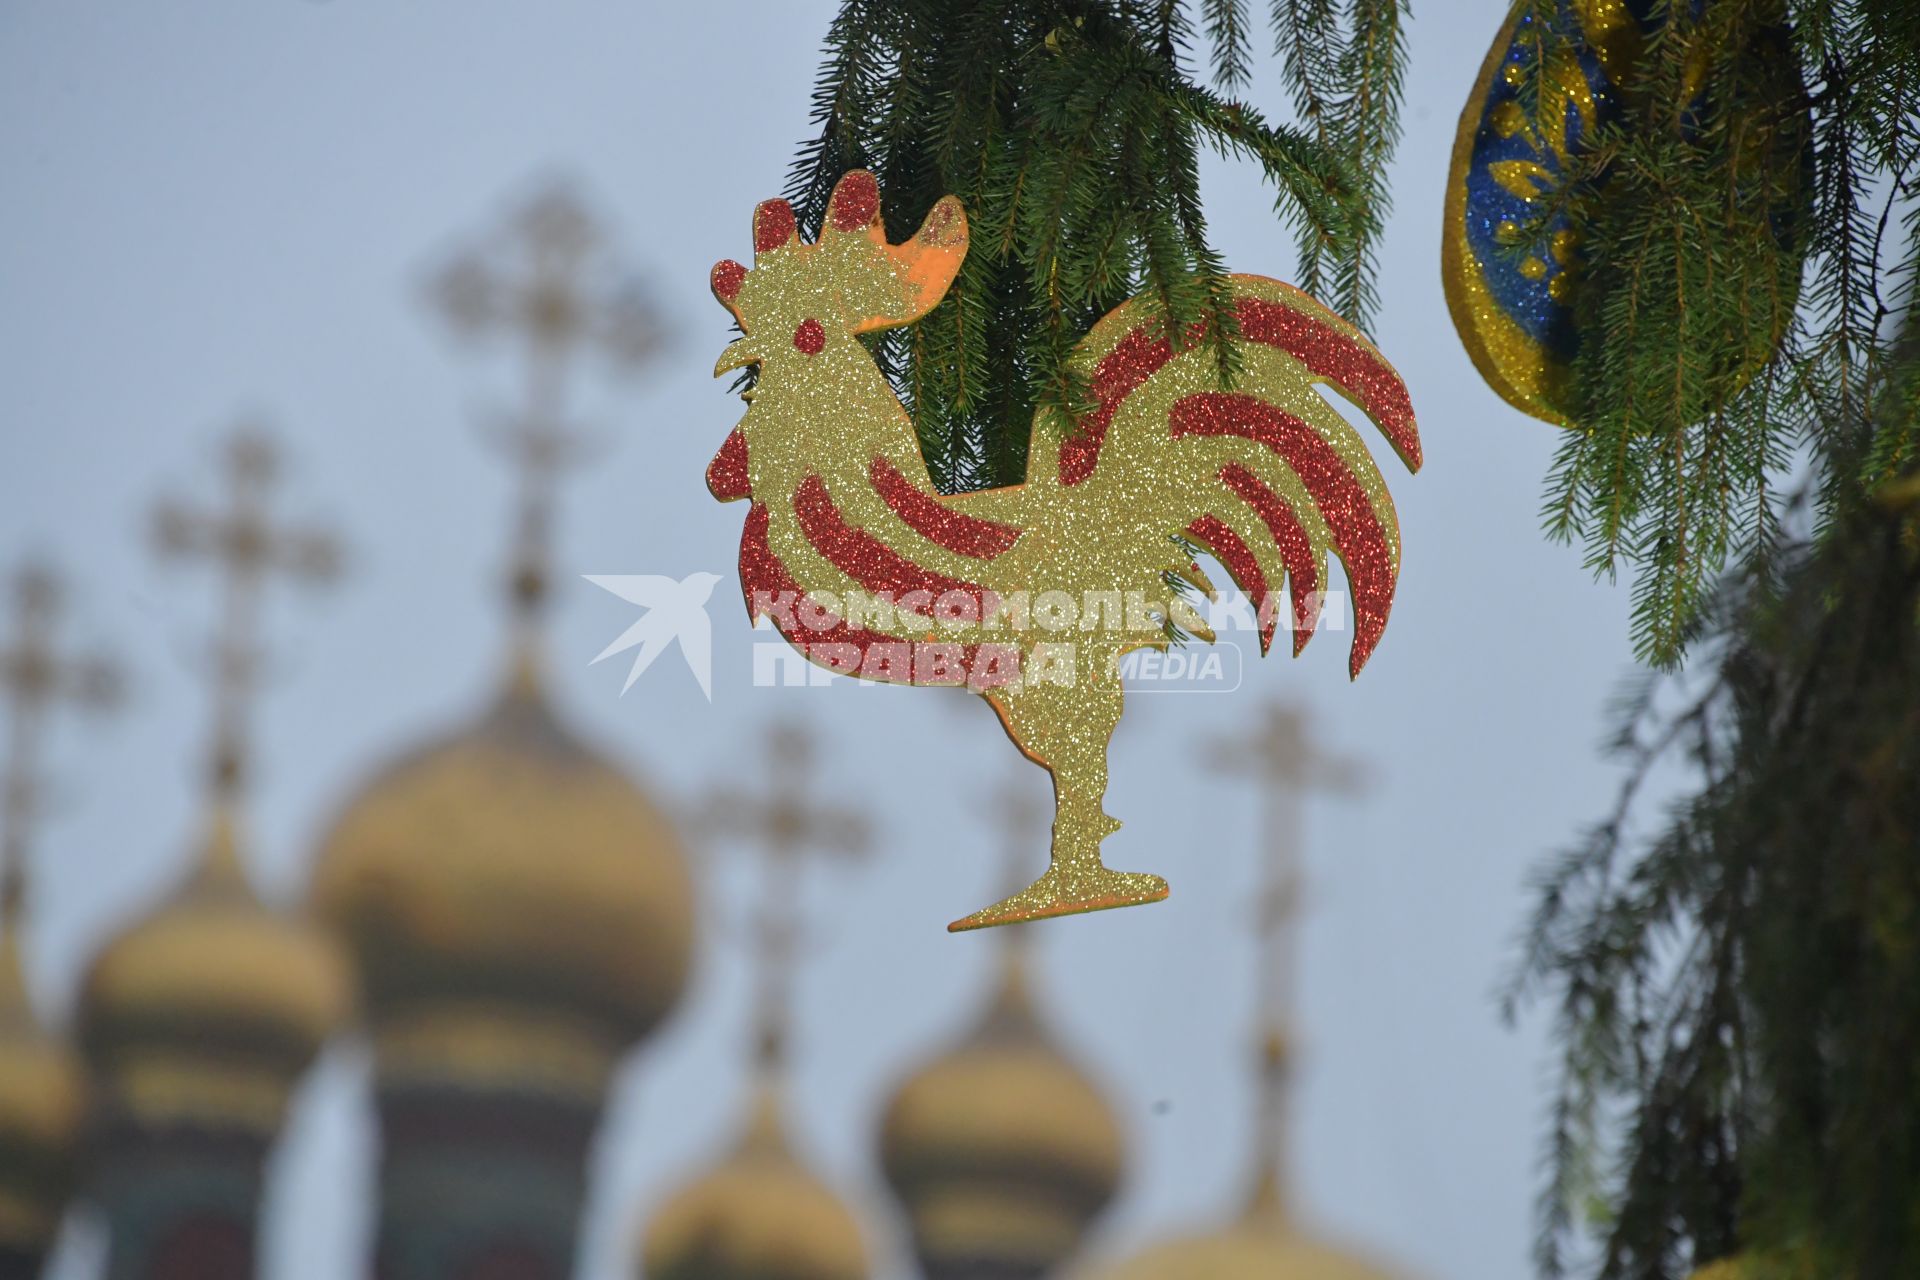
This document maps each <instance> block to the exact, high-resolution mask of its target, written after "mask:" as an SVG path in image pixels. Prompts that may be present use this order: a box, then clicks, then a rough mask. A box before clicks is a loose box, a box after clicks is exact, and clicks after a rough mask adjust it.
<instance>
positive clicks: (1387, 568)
mask: <svg viewBox="0 0 1920 1280" xmlns="http://www.w3.org/2000/svg"><path fill="white" fill-rule="evenodd" d="M1168 420H1169V423H1170V424H1171V428H1172V432H1173V434H1174V436H1176V437H1179V436H1184V435H1202V436H1244V437H1246V438H1247V439H1249V440H1255V441H1258V442H1259V443H1261V444H1263V445H1265V446H1266V447H1267V448H1269V449H1271V450H1272V451H1273V452H1274V453H1276V454H1278V455H1279V456H1280V457H1282V458H1284V459H1286V461H1287V465H1289V466H1291V467H1292V468H1293V470H1294V472H1295V473H1296V474H1297V475H1299V477H1300V479H1301V481H1302V482H1303V483H1304V484H1305V485H1306V486H1307V492H1308V493H1310V494H1311V495H1313V501H1314V505H1315V506H1316V507H1318V508H1319V510H1320V514H1321V516H1322V517H1323V518H1324V519H1325V520H1326V522H1327V527H1328V528H1329V529H1331V530H1332V531H1333V542H1334V546H1335V547H1336V548H1338V550H1339V552H1340V562H1341V564H1343V565H1345V566H1346V570H1347V584H1348V585H1349V586H1350V587H1352V588H1353V624H1354V635H1353V652H1352V654H1351V656H1350V657H1349V659H1348V669H1349V671H1351V673H1352V674H1354V675H1358V674H1360V668H1361V667H1364V666H1365V665H1366V664H1367V659H1368V658H1369V657H1370V656H1372V654H1373V647H1374V646H1375V645H1376V644H1378V643H1379V642H1380V634H1381V632H1383V631H1385V630H1386V626H1387V611H1388V610H1389V609H1391V608H1392V607H1393V578H1394V571H1393V560H1392V556H1391V553H1390V552H1389V550H1388V547H1387V536H1386V531H1385V530H1384V529H1382V528H1381V527H1380V518H1379V516H1378V515H1376V514H1375V513H1374V510H1373V501H1372V499H1370V498H1369V497H1368V496H1367V491H1366V490H1365V489H1363V488H1362V487H1361V486H1360V482H1359V481H1358V480H1356V479H1355V478H1354V476H1353V473H1352V472H1351V471H1349V470H1348V469H1347V464H1346V463H1344V462H1342V461H1341V460H1340V455H1339V454H1337V453H1335V452H1334V450H1333V446H1332V445H1330V444H1328V443H1327V442H1326V441H1325V440H1324V439H1322V438H1321V436H1320V433H1319V432H1317V431H1315V430H1314V429H1313V428H1312V427H1309V426H1308V425H1307V424H1306V423H1304V422H1302V421H1300V419H1298V418H1296V417H1294V416H1293V415H1292V414H1290V413H1285V412H1282V411H1281V410H1279V409H1276V408H1275V407H1274V406H1272V405H1270V404H1268V403H1267V402H1266V401H1264V400H1260V399H1256V398H1255V397H1253V396H1238V395H1222V394H1220V393H1218V392H1212V391H1203V392H1200V393H1199V394H1197V395H1191V396H1187V397H1185V398H1184V399H1182V400H1180V401H1178V402H1176V403H1175V404H1174V406H1173V410H1172V412H1171V413H1170V414H1169V415H1168Z"/></svg>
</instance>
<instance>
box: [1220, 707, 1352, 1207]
mask: <svg viewBox="0 0 1920 1280" xmlns="http://www.w3.org/2000/svg"><path fill="white" fill-rule="evenodd" d="M1203 749H1204V755H1205V760H1206V766H1207V768H1208V769H1209V770H1210V771H1212V772H1215V773H1219V774H1226V775H1234V776H1238V777H1242V778H1245V779H1248V780H1249V781H1251V782H1252V783H1253V784H1254V785H1255V787H1257V788H1258V790H1259V794H1260V800H1261V812H1260V819H1259V833H1260V834H1259V839H1260V842H1261V849H1260V853H1261V857H1262V871H1261V887H1260V893H1259V923H1258V929H1259V935H1260V947H1259V952H1258V964H1259V977H1258V981H1257V983H1256V987H1255V990H1256V992H1257V997H1256V998H1257V1002H1258V1008H1259V1019H1260V1025H1261V1038H1262V1046H1261V1053H1262V1068H1263V1082H1262V1088H1261V1112H1262V1115H1261V1126H1260V1139H1259V1141H1260V1149H1259V1156H1258V1158H1259V1176H1258V1179H1257V1182H1256V1188H1255V1193H1254V1195H1255V1203H1254V1206H1253V1208H1254V1210H1255V1211H1256V1212H1261V1213H1266V1212H1271V1213H1274V1214H1278V1215H1284V1213H1285V1188H1284V1185H1283V1181H1284V1180H1283V1176H1282V1168H1283V1165H1284V1161H1285V1158H1286V1146H1287V1121H1286V1093H1287V1076H1288V1059H1289V1055H1290V1053H1291V1045H1290V1044H1289V1043H1288V1037H1289V1036H1290V1035H1291V1033H1292V1027H1293V1019H1294V985H1295V968H1296V957H1295V950H1296V930H1295V918H1296V913H1297V911H1298V908H1299V899H1300V862H1301V821H1300V810H1301V804H1302V801H1303V800H1304V798H1305V797H1306V795H1307V794H1308V793H1309V792H1318V793H1320V794H1324V795H1337V796H1354V795H1358V794H1360V792H1361V791H1362V790H1363V789H1364V787H1365V781H1366V777H1365V771H1364V769H1363V768H1362V766H1361V764H1360V762H1359V761H1357V760H1354V759H1350V758H1346V757H1340V756H1334V755H1329V754H1325V753H1323V752H1322V751H1321V750H1320V749H1319V748H1318V747H1317V745H1316V739H1315V737H1314V735H1313V734H1311V733H1310V732H1309V731H1308V727H1307V715H1306V712H1305V711H1303V710H1301V709H1299V708H1296V707H1292V706H1287V705H1284V704H1281V703H1272V704H1269V705H1268V706H1267V707H1266V708H1265V709H1264V710H1263V712H1262V713H1261V716H1260V718H1259V720H1258V722H1257V723H1256V724H1255V725H1254V726H1253V728H1252V729H1251V731H1250V732H1247V733H1244V734H1239V735H1234V736H1229V737H1223V738H1216V739H1213V740H1211V741H1208V742H1207V743H1205V744H1203Z"/></svg>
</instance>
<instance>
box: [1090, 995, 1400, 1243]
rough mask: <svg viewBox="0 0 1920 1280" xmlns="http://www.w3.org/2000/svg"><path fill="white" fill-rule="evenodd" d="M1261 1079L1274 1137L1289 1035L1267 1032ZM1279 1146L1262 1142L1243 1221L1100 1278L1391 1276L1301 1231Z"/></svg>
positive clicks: (1267, 1128) (1267, 1129)
mask: <svg viewBox="0 0 1920 1280" xmlns="http://www.w3.org/2000/svg"><path fill="white" fill-rule="evenodd" d="M1263 1058H1264V1062H1263V1067H1264V1082H1263V1088H1262V1094H1263V1097H1262V1099H1261V1110H1262V1112H1263V1115H1262V1117H1261V1123H1260V1125H1259V1126H1258V1128H1257V1129H1256V1132H1259V1133H1262V1134H1271V1135H1277V1134H1278V1132H1279V1130H1280V1128H1281V1117H1282V1111H1283V1109H1284V1105H1285V1098H1284V1094H1285V1089H1286V1083H1285V1082H1286V1078H1287V1066H1288V1046H1287V1041H1286V1037H1285V1036H1284V1034H1283V1033H1281V1032H1280V1031H1279V1030H1278V1029H1274V1030H1270V1031H1269V1032H1268V1034H1267V1036H1266V1039H1265V1043H1264V1046H1263ZM1280 1162H1281V1145H1280V1143H1279V1142H1278V1141H1277V1140H1271V1139H1270V1140H1268V1141H1267V1142H1265V1143H1264V1144H1263V1145H1262V1147H1261V1149H1260V1152H1259V1163H1258V1166H1257V1172H1256V1173H1255V1176H1254V1180H1253V1194H1252V1195H1251V1196H1249V1197H1248V1200H1247V1207H1246V1209H1245V1210H1244V1211H1243V1212H1242V1213H1241V1214H1240V1216H1239V1218H1238V1219H1236V1220H1235V1221H1234V1222H1232V1223H1230V1224H1229V1225H1228V1226H1226V1227H1225V1228H1224V1229H1221V1230H1217V1231H1211V1232H1206V1233H1203V1234H1197V1235H1188V1236H1183V1237H1178V1238H1176V1239H1173V1240H1169V1241H1167V1242H1165V1243H1163V1244H1158V1245H1154V1246H1152V1247H1150V1248H1148V1249H1147V1250H1146V1251H1145V1252H1144V1253H1141V1254H1139V1255H1137V1256H1136V1257H1134V1258H1132V1259H1130V1260H1128V1261H1126V1262H1123V1263H1121V1264H1119V1265H1118V1266H1112V1267H1107V1268H1103V1269H1101V1270H1100V1271H1098V1272H1097V1273H1096V1274H1097V1275H1098V1277H1099V1280H1391V1273H1389V1272H1387V1271H1384V1270H1382V1269H1381V1268H1380V1267H1378V1266H1376V1265H1375V1264H1373V1263H1371V1262H1369V1261H1367V1260H1366V1259H1364V1258H1363V1257H1360V1256H1358V1255H1356V1254H1352V1253H1349V1252H1347V1251H1345V1250H1343V1249H1340V1248H1337V1247H1335V1246H1334V1245H1332V1244H1328V1243H1326V1242H1325V1241H1322V1240H1320V1239H1318V1238H1316V1237H1314V1236H1312V1235H1309V1234H1307V1233H1306V1232H1304V1231H1302V1230H1301V1229H1300V1227H1299V1226H1298V1224H1297V1223H1296V1222H1295V1221H1294V1219H1293V1216H1292V1214H1291V1213H1289V1212H1288V1209H1287V1197H1286V1195H1285V1193H1284V1191H1283V1187H1282V1178H1281V1165H1280Z"/></svg>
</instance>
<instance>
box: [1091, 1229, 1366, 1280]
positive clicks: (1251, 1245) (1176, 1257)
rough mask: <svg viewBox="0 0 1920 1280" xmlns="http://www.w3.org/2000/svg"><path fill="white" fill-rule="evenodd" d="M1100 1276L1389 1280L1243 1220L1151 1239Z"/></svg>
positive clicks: (1127, 1279) (1114, 1279)
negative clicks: (1210, 1230) (1182, 1235)
mask: <svg viewBox="0 0 1920 1280" xmlns="http://www.w3.org/2000/svg"><path fill="white" fill-rule="evenodd" d="M1099 1274H1100V1280H1389V1277H1388V1273H1387V1272H1385V1271H1382V1270H1380V1269H1379V1268H1378V1267H1375V1266H1374V1265H1372V1264H1371V1263H1368V1262H1364V1261H1362V1260H1361V1259H1359V1258H1356V1257H1354V1256H1353V1255H1351V1254H1348V1253H1343V1252H1342V1251H1340V1250H1339V1249H1336V1248H1333V1247H1332V1246H1330V1245H1326V1244H1322V1243H1320V1242H1318V1241H1315V1240H1312V1239H1309V1238H1308V1237H1306V1236H1303V1235H1298V1234H1295V1233H1294V1232H1292V1231H1288V1230H1271V1229H1263V1228H1260V1227H1257V1226H1253V1225H1249V1224H1246V1223H1241V1224H1237V1225H1235V1226H1232V1227H1229V1228H1228V1229H1227V1230H1225V1231H1217V1232H1214V1233H1212V1234H1209V1235H1198V1236H1189V1237H1186V1238H1184V1239H1176V1240H1169V1241H1167V1242H1166V1243H1165V1244H1160V1245H1155V1246H1154V1247H1152V1248H1150V1249H1148V1250H1147V1251H1146V1252H1145V1253H1142V1254H1140V1255H1138V1256H1137V1257H1135V1258H1132V1259H1130V1260H1128V1261H1126V1262H1123V1263H1121V1264H1120V1265H1119V1266H1117V1267H1113V1268H1110V1269H1107V1270H1104V1271H1101V1272H1100V1273H1099Z"/></svg>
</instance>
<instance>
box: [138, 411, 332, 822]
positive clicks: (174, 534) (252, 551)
mask: <svg viewBox="0 0 1920 1280" xmlns="http://www.w3.org/2000/svg"><path fill="white" fill-rule="evenodd" d="M225 461H226V473H227V474H226V482H227V495H226V503H225V506H224V508H223V509H200V508H195V507H192V506H189V505H187V504H185V503H181V502H176V501H172V500H169V499H163V500H161V502H160V503H159V504H157V505H156V507H155V508H154V521H153V529H154V543H155V546H156V547H157V549H158V550H159V552H160V554H162V555H163V556H167V557H170V558H181V559H198V560H204V561H209V562H211V563H212V564H213V566H214V568H215V569H216V570H217V571H218V573H219V577H220V615H219V621H218V623H217V626H216V629H215V632H214V640H213V759H212V783H213V792H214V796H215V798H216V799H217V800H221V801H225V800H230V799H233V798H235V797H236V796H237V795H238V794H239V791H240V787H241V784H242V783H243V782H244V780H245V779H244V776H243V774H244V770H245V765H246V760H247V747H248V742H247V712H248V709H249V704H250V703H251V701H252V695H253V692H254V688H255V685H256V683H257V680H258V676H259V671H260V606H261V596H262V594H263V590H264V588H265V586H266V584H267V580H268V579H269V578H270V577H273V576H274V575H280V576H284V577H285V578H287V579H288V580H290V581H295V582H313V583H320V582H326V581H330V580H331V579H332V578H333V577H334V576H335V575H336V574H337V573H338V572H339V565H340V550H339V545H338V544H337V543H336V542H335V541H334V539H333V537H332V536H331V535H329V534H327V533H325V532H323V531H321V530H319V529H315V528H301V527H293V526H287V527H280V526H277V525H276V524H275V523H274V522H273V520H272V519H271V518H270V514H269V511H268V501H267V500H268V497H269V495H270V493H271V492H272V489H273V484H274V481H275V479H276V478H277V476H276V472H277V470H278V465H279V457H278V451H277V450H276V449H275V448H274V445H273V442H272V441H271V440H270V439H268V438H267V436H266V435H265V434H264V433H263V432H261V431H259V430H258V429H256V428H252V427H242V428H240V429H239V430H237V431H235V432H234V434H233V435H232V437H230V438H229V440H228V442H227V447H226V460H225Z"/></svg>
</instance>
